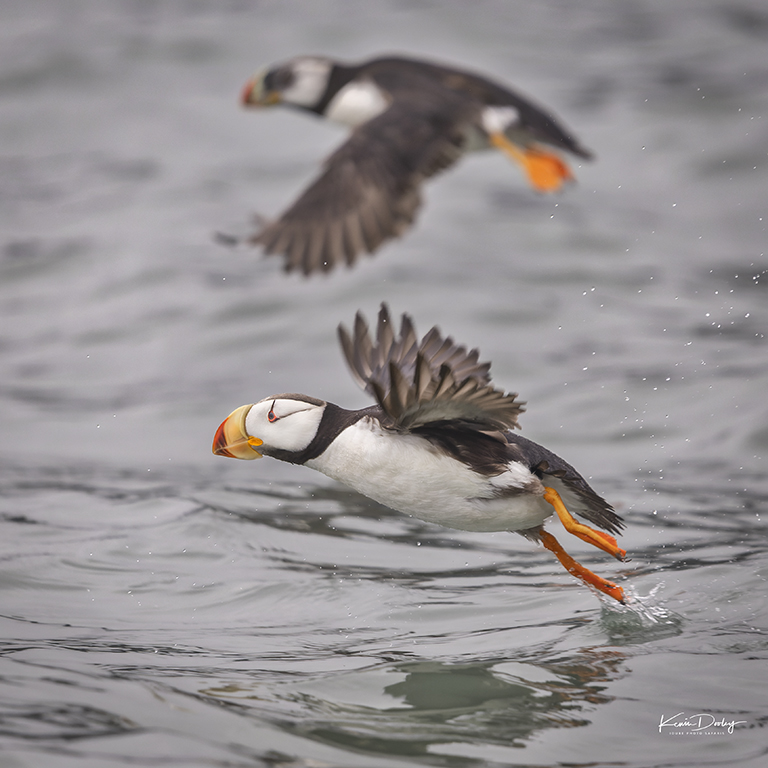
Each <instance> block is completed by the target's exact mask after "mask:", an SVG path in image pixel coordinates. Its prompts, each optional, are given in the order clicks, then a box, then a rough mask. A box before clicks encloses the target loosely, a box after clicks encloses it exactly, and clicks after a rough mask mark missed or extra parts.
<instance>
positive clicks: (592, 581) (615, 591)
mask: <svg viewBox="0 0 768 768" xmlns="http://www.w3.org/2000/svg"><path fill="white" fill-rule="evenodd" d="M539 536H540V538H541V543H542V544H543V545H544V546H545V547H546V548H547V549H548V550H549V551H550V552H552V553H553V554H554V555H555V557H556V558H557V559H558V560H559V561H560V562H561V564H562V565H563V567H564V568H565V570H566V571H568V573H570V574H571V575H573V576H575V577H576V578H577V579H581V580H582V581H583V582H585V583H586V584H589V585H590V586H592V587H594V588H595V589H597V590H599V591H600V592H602V593H603V594H604V595H608V596H609V597H612V598H613V599H614V600H618V601H619V602H620V603H622V604H624V590H623V589H622V588H621V587H619V586H617V585H616V584H614V583H613V582H612V581H608V580H607V579H604V578H602V576H598V575H597V574H596V573H592V571H590V570H589V569H588V568H585V567H584V566H583V565H581V564H579V563H577V562H576V561H575V560H574V559H573V558H572V557H571V556H570V555H569V554H568V553H567V552H566V551H565V550H564V549H563V548H562V547H561V546H560V542H559V541H558V540H557V539H556V538H555V537H554V536H553V535H552V534H551V533H549V532H548V531H541V532H540V534H539Z"/></svg>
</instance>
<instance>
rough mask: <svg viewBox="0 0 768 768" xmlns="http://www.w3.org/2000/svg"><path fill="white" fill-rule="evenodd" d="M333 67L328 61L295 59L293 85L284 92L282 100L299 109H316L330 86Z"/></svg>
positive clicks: (308, 58)
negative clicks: (329, 79)
mask: <svg viewBox="0 0 768 768" xmlns="http://www.w3.org/2000/svg"><path fill="white" fill-rule="evenodd" d="M331 67H332V64H331V62H330V61H328V60H327V59H318V58H312V57H305V58H301V59H294V61H293V62H292V68H293V83H292V84H291V85H290V86H289V87H288V88H286V89H285V90H284V91H283V92H282V94H281V97H282V100H283V101H284V102H286V103H288V104H295V105H296V106H297V107H314V106H315V105H316V104H317V103H318V102H319V101H320V99H321V98H322V96H323V94H324V93H325V89H326V88H327V86H328V78H329V77H330V74H331Z"/></svg>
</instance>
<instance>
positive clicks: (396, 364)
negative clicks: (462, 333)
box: [339, 304, 523, 432]
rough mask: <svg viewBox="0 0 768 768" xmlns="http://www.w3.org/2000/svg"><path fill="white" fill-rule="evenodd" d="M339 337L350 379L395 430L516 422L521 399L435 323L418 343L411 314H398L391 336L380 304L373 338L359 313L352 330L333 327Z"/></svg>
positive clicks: (500, 426) (487, 427)
mask: <svg viewBox="0 0 768 768" xmlns="http://www.w3.org/2000/svg"><path fill="white" fill-rule="evenodd" d="M339 340H340V342H341V348H342V351H343V353H344V357H345V358H346V361H347V364H348V365H349V367H350V370H351V371H352V375H353V376H354V378H355V380H356V381H357V382H358V384H360V386H361V387H362V388H363V389H365V390H366V391H367V392H369V393H370V394H371V395H373V397H374V398H375V399H376V401H377V402H378V404H379V405H380V406H381V408H382V409H383V410H384V412H385V413H386V414H387V416H388V417H389V418H390V419H391V420H392V422H393V423H394V425H395V427H397V428H399V429H402V430H415V429H418V428H419V427H423V426H424V425H428V424H433V423H435V422H445V421H459V422H462V423H463V424H464V425H465V426H466V427H467V428H469V429H476V430H483V431H489V432H498V431H504V430H508V429H513V428H515V427H517V426H518V423H517V417H518V416H519V414H520V413H521V412H522V411H523V404H522V403H520V402H519V401H518V400H517V395H516V394H514V393H506V392H504V391H503V390H500V389H496V388H494V387H493V386H492V385H491V379H490V363H479V362H478V357H479V353H478V351H477V350H476V349H473V350H471V351H470V352H467V350H466V347H463V346H459V345H457V344H456V343H455V342H454V341H453V339H451V338H450V337H445V338H444V337H443V336H442V335H441V333H440V331H439V330H438V329H437V328H432V329H431V330H430V331H428V332H427V334H426V335H425V336H424V337H423V338H422V340H421V342H419V341H418V339H417V336H416V332H415V330H414V327H413V322H412V321H411V318H410V317H409V316H408V315H405V314H404V315H403V317H402V321H401V325H400V334H399V336H396V335H395V331H394V327H393V323H392V320H391V318H390V314H389V310H388V308H387V306H386V304H382V306H381V310H380V311H379V316H378V322H377V326H376V341H375V342H374V341H372V339H371V335H370V331H369V329H368V324H367V323H366V321H365V319H364V318H363V316H362V314H361V313H360V312H358V313H357V314H356V316H355V323H354V331H353V333H352V334H350V333H349V332H348V331H347V330H346V328H344V326H339Z"/></svg>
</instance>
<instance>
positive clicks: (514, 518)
mask: <svg viewBox="0 0 768 768" xmlns="http://www.w3.org/2000/svg"><path fill="white" fill-rule="evenodd" d="M307 466H308V467H311V468H312V469H316V470H318V471H320V472H322V473H323V474H325V475H328V477H332V478H333V479H334V480H338V481H339V482H342V483H344V484H345V485H348V486H350V487H352V488H354V489H355V490H356V491H358V492H360V493H362V494H363V495H364V496H367V497H368V498H370V499H373V500H374V501H378V502H379V503H380V504H384V505H385V506H387V507H390V508H392V509H396V510H398V511H399V512H404V513H406V514H408V515H413V517H417V518H419V519H420V520H426V521H427V522H431V523H437V524H438V525H444V526H447V527H448V528H458V529H461V530H467V531H507V530H509V531H517V530H524V529H526V528H533V527H535V526H537V525H540V524H541V523H542V522H543V521H544V520H546V518H547V517H549V516H550V515H551V514H552V511H553V510H552V507H551V506H550V505H549V504H547V502H545V501H544V500H543V499H542V498H541V496H539V495H531V494H520V495H511V496H506V497H499V495H498V492H499V490H500V486H502V485H503V486H506V485H509V484H513V483H514V484H517V483H520V484H521V485H523V484H525V483H529V482H531V480H533V481H535V480H536V478H535V476H533V475H531V473H530V472H528V470H527V469H525V468H524V467H522V466H521V467H519V468H514V469H513V470H511V472H512V476H508V473H504V475H500V476H499V477H497V478H492V479H489V478H486V477H483V476H481V475H478V474H477V473H476V472H473V471H472V470H471V469H470V468H469V467H467V466H466V465H465V464H463V463H462V462H460V461H457V460H455V459H453V458H451V457H450V456H447V455H446V454H444V453H443V452H441V451H439V450H438V449H436V448H435V447H434V446H432V445H431V444H430V443H429V442H427V441H426V440H424V439H423V438H420V437H417V436H415V435H404V434H398V433H393V432H387V431H385V430H382V429H381V427H380V426H379V425H378V424H377V423H376V422H375V421H373V420H371V419H363V420H361V421H359V422H357V423H356V424H354V425H352V426H351V427H348V428H347V429H345V430H344V431H343V432H342V433H341V434H340V435H339V436H338V437H337V438H336V439H335V440H334V441H333V443H331V445H330V446H329V447H328V448H327V449H326V451H325V452H324V453H323V454H321V455H320V456H318V457H317V458H316V459H312V460H310V461H308V462H307Z"/></svg>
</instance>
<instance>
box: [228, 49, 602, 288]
mask: <svg viewBox="0 0 768 768" xmlns="http://www.w3.org/2000/svg"><path fill="white" fill-rule="evenodd" d="M242 103H243V105H245V106H247V107H268V106H273V105H276V104H284V105H286V106H289V107H294V108H297V109H301V110H304V111H306V112H312V113H314V114H316V115H318V116H320V117H324V118H326V119H327V120H331V121H333V122H336V123H341V124H344V125H346V126H349V127H350V128H352V132H351V134H350V136H349V138H348V139H347V141H346V142H344V144H342V145H341V146H340V147H339V148H338V149H337V150H336V151H335V152H333V154H331V155H330V157H328V158H327V159H326V161H325V163H324V164H323V168H322V171H321V173H320V175H319V176H318V177H317V178H316V179H315V180H314V181H313V182H312V183H311V184H310V185H309V187H307V189H305V190H304V192H302V194H301V195H300V196H299V198H298V199H297V200H296V201H295V202H294V203H293V205H291V206H290V207H289V208H288V209H287V210H286V211H285V212H284V213H283V214H282V215H281V216H280V217H279V218H278V219H276V220H274V221H271V222H268V223H266V224H265V226H263V228H262V229H261V231H259V232H258V233H257V234H255V235H254V236H252V237H251V238H250V242H251V243H253V244H256V245H261V246H263V248H264V251H265V252H266V253H268V254H280V255H282V256H283V257H284V261H285V269H286V270H287V271H292V270H301V271H302V272H303V273H304V274H306V275H308V274H311V273H313V272H316V271H328V270H330V269H332V268H333V267H335V266H336V265H338V264H341V263H346V264H347V265H352V264H354V262H355V261H356V259H357V257H358V255H359V254H360V253H362V252H367V253H373V252H374V251H375V250H376V249H377V248H378V247H379V246H380V245H381V244H382V243H384V242H385V241H387V240H389V239H390V238H393V237H396V236H398V235H400V234H402V233H403V232H404V231H405V230H406V229H407V228H408V227H409V226H410V225H411V224H412V223H413V220H414V217H415V216H416V212H417V210H418V208H419V206H420V204H421V195H420V187H421V184H422V182H423V181H424V180H425V179H428V178H429V177H430V176H432V175H434V174H435V173H437V172H438V171H441V170H443V169H445V168H447V167H448V166H450V165H452V164H453V163H454V162H456V160H458V158H459V157H460V156H461V155H462V154H463V153H465V152H468V151H472V150H477V149H485V148H489V147H495V148H497V149H500V150H501V151H502V152H504V153H505V154H507V155H508V156H509V157H511V158H512V159H513V160H514V161H515V162H517V163H519V164H520V165H521V166H522V168H523V171H524V173H525V174H526V176H527V178H528V181H529V183H530V184H531V186H532V187H533V188H534V189H535V190H537V191H539V192H552V191H555V190H557V189H560V187H561V186H562V185H563V183H564V182H567V181H570V180H571V179H573V175H572V173H571V171H570V169H569V168H568V166H567V165H566V164H565V162H564V161H563V160H562V159H561V158H560V156H559V154H558V153H557V152H558V151H560V152H570V153H571V154H573V155H576V156H577V157H580V158H583V159H590V158H591V157H592V153H591V152H589V150H587V149H585V148H584V147H583V146H581V145H580V144H579V142H578V141H577V140H576V139H575V138H574V137H573V136H572V135H571V134H570V133H569V132H568V131H567V130H566V129H565V128H563V127H562V126H561V125H560V124H559V123H558V121H557V120H556V119H555V118H554V117H553V116H552V115H550V114H548V113H547V112H546V111H544V110H543V109H541V108H540V107H538V106H536V105H535V104H533V103H531V102H530V101H529V100H528V99H525V98H523V97H522V96H520V95H519V94H517V93H515V92H514V91H512V90H510V89H509V88H506V87H505V86H502V85H499V84H497V83H495V82H493V81H492V80H488V79H487V78H485V77H482V76H480V75H476V74H473V73H471V72H465V71H463V70H460V69H454V68H453V67H447V66H442V65H438V64H433V63H431V62H427V61H420V60H417V59H409V58H403V57H394V56H393V57H385V58H377V59H372V60H371V61H367V62H365V63H363V64H342V63H340V62H337V61H333V60H332V59H328V58H325V57H321V56H299V57H297V58H294V59H290V60H289V61H287V62H284V63H282V64H278V65H276V66H273V67H271V68H269V69H267V70H265V71H263V72H261V73H260V74H258V75H256V76H255V77H254V78H253V79H252V80H250V81H249V82H248V83H247V84H246V86H245V88H244V89H243V92H242ZM553 150H556V151H553Z"/></svg>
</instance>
